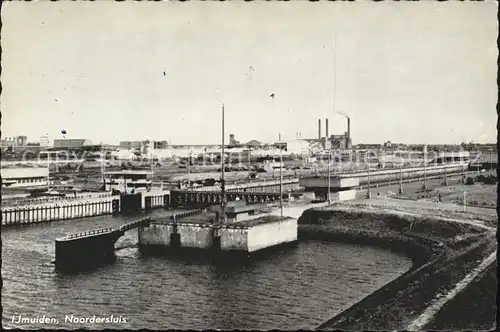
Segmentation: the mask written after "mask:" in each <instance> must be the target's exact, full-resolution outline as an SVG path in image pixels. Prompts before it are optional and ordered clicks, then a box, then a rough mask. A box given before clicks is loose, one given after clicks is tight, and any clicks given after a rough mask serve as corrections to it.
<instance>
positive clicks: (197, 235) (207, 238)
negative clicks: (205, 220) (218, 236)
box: [177, 224, 213, 249]
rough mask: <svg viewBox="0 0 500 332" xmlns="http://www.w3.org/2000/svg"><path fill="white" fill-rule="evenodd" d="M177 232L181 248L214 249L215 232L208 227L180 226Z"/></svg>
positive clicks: (196, 225)
mask: <svg viewBox="0 0 500 332" xmlns="http://www.w3.org/2000/svg"><path fill="white" fill-rule="evenodd" d="M177 232H178V233H179V235H180V246H181V248H194V249H208V248H211V247H212V239H213V236H212V232H213V230H212V228H211V227H209V226H208V225H202V224H200V225H198V224H184V225H179V226H178V228H177Z"/></svg>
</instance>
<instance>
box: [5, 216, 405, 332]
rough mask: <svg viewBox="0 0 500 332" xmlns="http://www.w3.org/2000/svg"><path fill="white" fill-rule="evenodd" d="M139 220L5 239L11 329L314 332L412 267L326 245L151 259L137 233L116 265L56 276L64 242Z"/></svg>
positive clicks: (40, 228)
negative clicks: (58, 247)
mask: <svg viewBox="0 0 500 332" xmlns="http://www.w3.org/2000/svg"><path fill="white" fill-rule="evenodd" d="M165 213H166V212H162V211H157V212H154V215H155V216H159V215H163V214H165ZM135 218H137V216H136V217H124V216H117V217H111V216H101V217H95V218H89V219H86V220H83V219H82V220H72V221H61V222H53V223H47V224H39V225H34V226H28V227H23V228H12V229H2V278H3V289H2V306H3V313H2V324H3V326H4V327H6V328H23V329H30V328H65V329H73V328H89V329H103V328H116V329H121V328H130V329H139V328H149V329H234V328H238V329H262V330H264V329H287V330H288V329H301V328H303V329H312V328H314V327H316V326H317V325H319V324H320V323H322V322H323V321H325V320H327V319H329V318H331V317H332V316H334V315H336V314H338V313H339V312H341V311H342V310H345V309H347V308H348V307H349V306H351V305H353V304H354V303H356V302H358V301H360V300H361V299H363V298H364V297H365V296H367V295H369V294H370V293H372V292H373V291H375V290H376V289H378V288H380V287H382V286H383V285H385V284H387V283H388V282H390V281H391V280H393V279H395V278H397V277H398V276H399V275H401V274H402V273H404V272H406V271H407V270H408V269H409V268H410V267H411V261H410V260H409V259H408V258H406V257H402V256H399V255H396V254H394V253H391V252H388V251H385V250H380V249H376V248H371V247H364V246H355V245H348V244H340V243H331V242H318V241H309V242H300V243H299V244H298V245H297V246H296V247H294V248H291V249H286V250H285V249H283V250H281V251H278V252H275V253H273V254H266V255H264V256H262V257H260V258H259V259H257V260H253V261H251V262H249V263H247V264H245V265H242V266H215V265H213V264H210V263H209V262H205V261H203V260H183V259H176V258H168V257H152V256H145V255H141V254H140V253H139V250H138V249H137V247H135V246H134V244H135V243H136V242H137V231H129V232H128V233H127V234H126V235H125V236H124V237H122V238H121V239H120V240H119V241H118V242H117V247H118V248H121V249H119V250H117V253H116V254H117V261H116V262H115V263H114V264H113V265H111V266H108V267H104V268H101V269H98V270H96V271H93V272H89V273H84V274H80V275H74V276H67V275H61V274H58V273H56V272H55V271H54V266H53V264H52V262H53V260H54V239H55V238H57V237H59V236H63V235H66V234H68V233H74V232H79V231H85V230H89V229H93V228H101V227H117V226H119V225H121V224H123V223H125V222H127V221H130V220H132V219H135ZM18 315H22V317H25V318H36V317H41V316H43V315H45V317H47V318H54V319H55V320H57V322H54V323H45V324H40V323H24V324H15V323H13V320H14V321H17V320H18ZM70 315H73V318H84V319H85V318H86V317H88V318H92V317H93V316H94V315H95V316H96V317H100V318H111V315H113V319H111V321H113V320H114V321H115V323H91V322H88V323H72V322H68V321H66V316H68V317H69V316H70ZM13 316H16V317H14V318H13ZM120 318H121V319H120Z"/></svg>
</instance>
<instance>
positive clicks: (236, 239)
mask: <svg viewBox="0 0 500 332" xmlns="http://www.w3.org/2000/svg"><path fill="white" fill-rule="evenodd" d="M220 247H221V250H225V251H230V250H238V251H248V229H245V228H231V227H230V226H229V227H228V228H222V229H220Z"/></svg>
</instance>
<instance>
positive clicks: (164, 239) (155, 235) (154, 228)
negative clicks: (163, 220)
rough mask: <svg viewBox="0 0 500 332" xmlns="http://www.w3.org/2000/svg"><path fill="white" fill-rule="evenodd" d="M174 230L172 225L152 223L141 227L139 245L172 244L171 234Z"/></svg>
mask: <svg viewBox="0 0 500 332" xmlns="http://www.w3.org/2000/svg"><path fill="white" fill-rule="evenodd" d="M173 231H174V227H173V226H172V225H167V224H150V225H149V226H148V227H139V245H161V246H170V234H172V233H173Z"/></svg>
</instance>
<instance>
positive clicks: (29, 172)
mask: <svg viewBox="0 0 500 332" xmlns="http://www.w3.org/2000/svg"><path fill="white" fill-rule="evenodd" d="M1 174H2V188H26V187H43V186H47V181H48V178H49V169H48V168H47V167H2V168H1Z"/></svg>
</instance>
